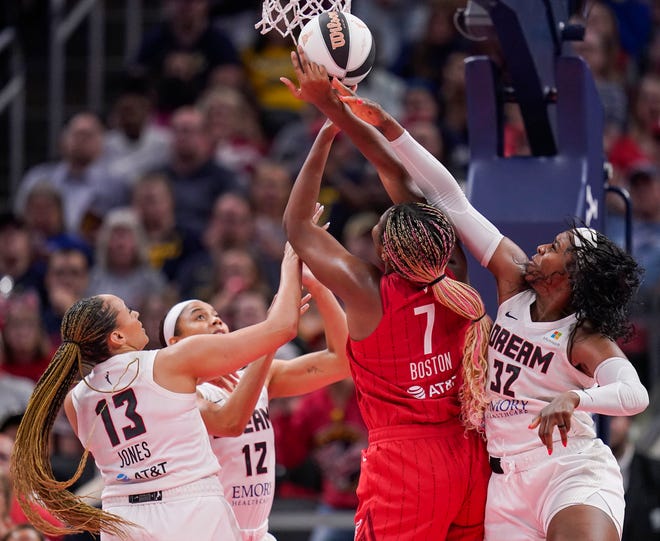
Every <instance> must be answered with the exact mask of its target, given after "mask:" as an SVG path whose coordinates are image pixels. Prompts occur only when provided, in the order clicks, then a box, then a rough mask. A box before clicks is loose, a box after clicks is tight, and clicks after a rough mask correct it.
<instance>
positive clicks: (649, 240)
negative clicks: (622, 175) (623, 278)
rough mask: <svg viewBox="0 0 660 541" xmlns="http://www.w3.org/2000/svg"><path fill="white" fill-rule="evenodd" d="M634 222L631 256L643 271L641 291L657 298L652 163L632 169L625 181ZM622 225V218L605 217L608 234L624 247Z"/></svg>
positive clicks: (658, 243)
mask: <svg viewBox="0 0 660 541" xmlns="http://www.w3.org/2000/svg"><path fill="white" fill-rule="evenodd" d="M628 189H629V192H630V199H631V206H632V213H633V220H632V233H633V234H632V255H633V256H634V257H635V259H637V261H638V262H639V263H640V265H641V266H642V267H643V268H644V277H643V279H642V284H641V287H640V291H641V292H642V294H644V295H653V294H660V168H659V167H658V166H656V165H654V164H652V163H648V162H642V163H639V164H637V165H635V166H634V167H633V169H632V171H631V173H630V175H629V177H628ZM624 228H625V222H624V219H623V217H622V216H620V215H618V214H613V215H610V216H608V221H607V232H608V235H609V236H610V238H612V239H613V240H614V241H615V242H617V244H619V245H620V246H623V245H624V231H625V229H624Z"/></svg>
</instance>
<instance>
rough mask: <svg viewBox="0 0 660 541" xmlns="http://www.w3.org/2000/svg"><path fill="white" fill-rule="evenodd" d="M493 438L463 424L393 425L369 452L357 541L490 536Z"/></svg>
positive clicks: (373, 437)
mask: <svg viewBox="0 0 660 541" xmlns="http://www.w3.org/2000/svg"><path fill="white" fill-rule="evenodd" d="M490 474H491V470H490V466H489V464H488V455H487V453H486V445H485V442H484V441H483V439H482V438H481V437H480V436H479V435H477V434H476V433H475V432H474V431H470V432H468V433H467V435H466V434H465V431H464V428H463V427H462V426H460V425H458V424H452V425H450V426H445V425H430V426H424V425H410V426H400V427H397V426H394V427H392V426H390V427H386V428H384V429H378V430H372V431H370V433H369V447H368V448H367V449H366V450H365V451H364V452H363V455H362V467H361V470H360V482H359V485H358V489H357V495H358V499H359V505H358V509H357V512H356V514H355V527H356V535H355V540H356V541H395V540H396V541H427V540H428V541H438V540H445V539H446V540H448V541H451V540H454V541H458V540H460V541H482V540H483V536H484V510H485V506H486V494H487V491H488V479H489V478H490Z"/></svg>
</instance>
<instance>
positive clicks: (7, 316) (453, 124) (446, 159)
mask: <svg viewBox="0 0 660 541" xmlns="http://www.w3.org/2000/svg"><path fill="white" fill-rule="evenodd" d="M464 6H465V1H460V0H427V1H422V0H416V1H413V0H353V7H352V12H353V13H354V14H355V15H357V16H358V17H360V18H362V19H363V20H364V21H365V22H366V23H367V25H368V26H369V28H370V29H371V31H372V33H373V35H374V38H375V41H376V51H377V58H376V63H375V65H374V67H373V69H372V71H371V73H370V74H369V76H368V77H367V79H366V80H365V81H364V82H363V83H361V84H360V85H359V88H358V93H359V94H362V95H364V96H367V97H371V98H373V99H375V100H377V101H378V102H379V103H381V104H382V105H383V106H384V107H385V108H386V109H387V110H388V111H390V112H392V113H393V114H394V115H395V116H396V117H397V118H398V119H399V120H400V122H401V123H402V124H403V125H404V126H405V127H406V128H407V129H408V130H409V131H410V132H411V133H412V134H413V136H414V137H415V138H416V139H417V140H419V141H420V142H421V143H422V144H423V145H424V146H425V147H426V148H427V149H428V150H429V151H430V152H431V153H432V154H433V155H435V156H437V157H438V158H439V159H440V160H441V161H442V162H443V163H444V164H445V165H446V166H447V167H448V169H449V170H450V171H451V172H452V173H454V175H455V176H456V177H457V178H458V179H459V180H462V179H464V178H465V175H466V172H467V166H468V161H469V146H468V133H467V117H466V114H467V113H466V94H465V78H464V60H465V59H466V58H467V57H468V56H471V55H474V54H490V55H491V56H493V58H498V51H497V49H496V44H494V43H492V41H489V42H483V41H473V40H470V39H468V38H467V37H466V36H465V35H463V34H462V33H461V32H459V31H458V30H457V28H456V25H455V22H454V16H455V13H456V9H457V8H459V7H464ZM587 13H588V17H587V19H586V33H585V37H584V40H583V41H581V42H576V43H575V44H574V51H575V53H576V54H579V55H580V56H582V57H583V58H584V60H585V61H586V62H587V63H588V64H589V66H590V68H591V71H592V74H593V76H594V79H595V82H596V85H597V88H598V91H599V93H600V96H601V98H602V101H603V105H604V109H605V121H606V129H605V133H604V145H605V150H606V153H607V158H608V160H609V162H610V163H611V165H612V175H611V178H610V179H609V183H610V185H612V186H616V187H619V188H622V189H624V190H626V191H627V192H628V193H629V195H630V199H631V202H632V212H633V215H632V222H633V233H632V246H630V249H631V250H632V253H633V255H634V256H635V257H636V258H637V259H638V260H639V261H640V262H641V264H642V265H643V266H644V267H645V269H646V274H645V278H644V283H643V288H642V290H641V291H640V299H639V300H640V303H639V309H638V314H637V316H636V317H637V318H638V322H637V333H636V335H635V339H634V340H633V342H631V343H629V344H624V349H625V350H626V353H628V354H629V356H630V358H631V360H633V362H634V363H635V364H636V366H637V368H638V370H639V372H640V377H641V378H642V381H643V382H644V383H645V384H646V386H647V387H648V388H649V389H651V388H652V386H653V383H654V381H651V378H652V376H653V374H655V375H657V374H658V372H659V371H660V368H659V367H655V368H654V366H652V363H653V362H654V360H655V362H658V352H654V351H652V350H651V348H652V347H656V348H657V347H658V346H657V344H658V343H659V341H658V339H657V337H656V336H655V335H656V334H657V333H658V330H657V327H656V328H654V327H653V325H652V322H653V317H655V318H657V313H658V311H660V1H658V0H617V1H615V0H600V1H593V2H590V3H589V7H588V10H587ZM260 17H261V3H260V2H255V1H245V2H223V1H220V2H212V1H211V0H163V1H162V21H161V22H160V23H159V24H158V25H156V26H154V27H153V28H150V29H148V30H147V31H146V32H145V34H144V35H143V38H142V42H141V43H140V46H139V48H138V50H136V51H135V52H134V55H133V56H132V58H131V59H130V61H129V62H128V63H127V65H126V66H125V70H124V71H125V73H124V75H123V77H122V80H121V82H120V84H118V85H117V88H114V89H112V97H111V100H110V102H109V103H108V107H107V110H106V111H102V112H98V111H86V110H81V111H78V112H76V114H74V115H73V116H72V117H71V118H70V119H69V120H68V121H67V122H66V125H65V126H64V127H63V129H62V131H61V138H60V155H59V158H58V160H57V161H55V162H44V163H42V164H38V165H35V166H33V167H30V168H29V169H28V170H27V171H26V172H25V175H24V177H23V178H22V180H21V182H20V183H19V185H18V189H17V192H16V193H15V194H13V197H12V201H11V205H9V206H8V207H7V208H6V209H5V211H4V212H3V213H2V214H1V215H0V466H1V467H0V489H2V490H1V491H0V539H1V540H11V541H15V540H22V539H26V540H32V539H44V538H43V537H40V534H38V533H37V532H35V531H32V530H30V529H29V527H25V526H23V527H22V528H23V530H21V529H20V528H19V527H18V526H16V525H18V524H22V523H23V522H22V521H23V519H22V518H21V516H20V512H19V508H18V506H17V505H16V502H12V499H11V493H10V490H9V488H8V487H9V484H8V479H7V476H8V472H7V468H6V464H7V457H8V453H9V451H10V449H11V444H12V438H13V435H14V434H15V430H16V427H17V424H18V422H19V421H20V416H21V413H22V411H23V408H24V407H25V404H26V402H27V399H28V397H29V395H30V393H31V389H32V387H33V385H34V382H36V380H38V378H39V377H40V375H41V374H42V373H43V371H44V369H45V368H46V366H47V364H48V361H49V359H50V356H51V354H52V353H53V351H54V349H55V348H56V347H57V346H58V344H59V342H60V334H59V326H60V323H61V319H62V316H63V314H64V312H65V311H66V310H67V309H68V308H69V307H70V306H71V305H72V304H73V303H74V302H75V301H76V300H78V299H80V298H82V297H85V296H88V295H94V294H97V293H112V294H115V295H118V296H119V297H121V298H123V299H124V300H125V301H126V304H127V305H128V306H130V307H132V308H134V309H136V310H138V311H139V312H140V314H141V320H142V321H143V323H144V325H145V329H146V330H147V333H148V336H149V338H150V346H151V347H153V348H156V347H159V338H158V327H159V323H160V321H161V319H162V318H163V316H164V315H165V313H166V312H167V310H168V309H169V308H170V307H171V306H172V305H173V304H174V303H176V302H178V301H179V300H182V299H186V298H193V297H194V298H198V299H202V300H204V301H207V302H209V303H211V304H212V305H213V306H214V307H215V308H216V309H217V311H218V312H219V314H220V315H221V316H222V318H223V319H225V320H226V321H227V322H228V324H229V326H230V327H231V328H232V329H239V328H241V327H244V326H246V325H250V324H253V323H255V322H257V321H260V320H261V319H263V318H264V317H265V314H266V311H267V309H268V306H269V304H270V301H271V297H272V295H273V292H274V290H275V288H276V286H277V284H278V282H279V269H280V262H281V256H282V253H283V247H284V243H285V240H286V238H285V235H284V232H283V230H282V225H281V222H282V213H283V211H284V207H285V205H286V202H287V198H288V195H289V191H290V189H291V186H292V183H293V181H294V179H295V176H296V174H297V172H298V170H299V168H300V166H301V164H302V162H303V160H304V158H305V157H306V155H307V153H308V150H309V148H310V146H311V144H312V141H313V140H314V137H315V135H316V133H317V130H318V129H319V128H320V126H321V124H322V123H323V120H324V119H323V118H322V117H321V116H320V115H319V113H318V112H317V111H316V110H315V109H314V108H311V107H308V106H307V105H306V104H305V103H304V102H302V101H298V100H297V99H295V98H294V97H293V96H292V95H291V94H290V92H289V91H288V89H287V88H286V87H285V86H284V85H283V84H282V83H281V82H280V80H279V78H280V77H281V76H286V77H289V78H291V79H295V77H294V75H293V70H292V66H291V61H290V52H291V50H292V48H293V45H292V41H291V39H290V38H288V37H287V38H283V37H282V36H281V35H280V34H279V33H277V32H275V31H271V32H269V33H267V34H264V35H261V34H259V33H258V32H257V31H256V30H254V24H255V23H256V22H257V21H258V20H259V19H260ZM505 152H506V154H507V155H525V154H526V153H529V150H528V148H527V146H526V141H525V133H524V128H523V125H522V121H521V118H520V114H519V111H518V110H517V107H516V106H515V105H513V104H508V105H507V109H506V118H505ZM324 175H325V178H324V184H323V190H322V193H321V199H322V200H321V203H323V204H324V205H325V209H326V211H325V216H324V217H323V218H322V221H328V222H329V224H330V225H329V228H330V231H331V233H332V234H333V235H334V236H336V237H337V238H338V239H340V240H341V241H342V242H343V243H344V244H345V246H347V247H348V248H349V250H351V251H352V252H354V253H356V254H358V255H361V256H362V257H365V258H373V257H374V254H373V253H372V251H371V250H372V243H371V228H372V227H373V225H374V224H375V222H376V220H377V217H378V216H379V215H380V213H381V212H382V211H383V210H384V209H385V208H387V207H388V206H389V200H388V198H387V195H386V194H385V192H384V190H383V189H382V187H381V185H380V182H379V181H378V179H377V176H376V173H375V170H374V169H373V168H372V167H371V166H370V165H369V164H368V163H367V162H366V161H365V160H364V159H363V157H362V156H361V155H360V154H359V153H358V152H357V150H356V149H355V148H354V147H353V146H352V144H350V142H348V141H347V140H345V139H342V138H341V136H340V137H339V138H338V140H337V142H336V143H335V145H334V146H333V149H332V154H331V156H330V158H329V161H328V166H327V168H326V171H325V173H324ZM607 203H608V218H607V221H606V227H607V231H606V233H607V234H608V235H609V236H611V237H613V238H615V239H616V240H617V241H619V242H621V243H622V245H623V244H624V243H625V227H624V226H625V219H624V207H623V205H622V200H621V199H619V198H616V197H612V198H611V200H609V199H608V202H607ZM323 336H324V335H323V328H322V324H321V322H320V318H319V316H318V314H317V313H316V312H315V311H314V309H312V310H310V311H309V312H308V313H307V314H305V315H304V316H303V317H302V319H301V325H300V333H299V337H298V338H297V339H296V340H295V341H293V342H291V343H290V344H288V345H287V347H286V348H284V350H283V351H280V352H279V353H278V357H280V358H283V356H290V357H294V356H296V355H298V354H300V353H304V352H306V351H312V350H315V349H318V348H320V347H323V346H324V344H323V340H324V337H323ZM652 344H655V346H652ZM150 346H148V347H150ZM271 418H272V419H273V422H274V423H275V426H276V434H277V435H278V437H279V439H280V440H281V441H279V442H278V444H279V446H278V448H277V454H278V462H279V463H280V466H279V467H280V471H279V478H278V491H279V492H278V494H279V498H282V499H283V498H297V499H301V498H302V499H305V500H308V501H311V502H314V504H319V503H320V504H323V505H324V506H325V507H326V508H327V509H352V508H353V507H354V506H355V505H356V503H357V501H356V498H355V486H356V484H357V477H358V475H359V456H360V454H359V451H360V449H361V448H362V447H364V446H365V445H366V440H365V438H366V434H365V430H364V427H363V425H362V422H361V419H360V418H359V413H358V412H357V408H356V405H355V400H354V392H353V389H352V383H351V382H341V383H340V384H335V385H334V386H332V387H330V388H328V389H324V390H322V391H318V393H314V394H313V395H309V396H306V397H302V398H296V399H278V400H276V401H273V402H272V403H271ZM55 433H56V438H55V439H54V441H53V450H52V458H53V470H54V472H55V474H56V475H57V476H58V478H61V479H63V480H64V479H68V478H70V477H71V475H72V474H73V472H74V471H75V468H76V466H77V464H78V461H79V459H80V456H81V453H82V449H81V448H80V445H79V443H78V441H77V439H76V438H75V436H74V435H73V434H72V433H71V430H70V428H69V427H68V424H67V423H66V422H65V421H63V422H62V423H61V424H60V425H57V426H56V427H55ZM293 443H295V445H294V444H293ZM95 475H96V472H95V471H94V467H93V464H90V465H88V467H87V468H86V469H85V471H84V472H83V474H82V476H81V478H80V479H79V481H78V482H76V484H74V486H73V487H72V488H73V490H80V491H86V490H90V489H89V485H88V483H93V481H94V478H95ZM659 512H660V510H659ZM659 531H660V525H659ZM349 533H350V532H349ZM347 538H348V539H352V534H351V536H350V537H347ZM70 539H74V537H70ZM319 539H320V538H319ZM327 539H330V538H329V537H328V538H327ZM338 539H339V538H338Z"/></svg>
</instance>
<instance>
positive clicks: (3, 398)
mask: <svg viewBox="0 0 660 541" xmlns="http://www.w3.org/2000/svg"><path fill="white" fill-rule="evenodd" d="M33 390H34V382H33V381H32V380H31V379H27V378H21V377H18V376H12V375H11V374H9V373H7V372H6V371H5V370H4V367H3V364H2V362H1V359H0V432H5V429H7V427H8V426H9V424H10V423H11V420H12V419H14V418H15V419H19V421H18V422H20V418H21V417H22V415H23V412H24V411H25V408H26V407H27V404H28V401H29V400H30V395H32V391H33ZM14 435H15V433H13V434H11V436H12V437H14ZM0 455H2V449H1V448H0ZM0 458H1V456H0ZM1 462H2V461H1V460H0V463H1ZM1 470H2V468H1V467H0V471H1Z"/></svg>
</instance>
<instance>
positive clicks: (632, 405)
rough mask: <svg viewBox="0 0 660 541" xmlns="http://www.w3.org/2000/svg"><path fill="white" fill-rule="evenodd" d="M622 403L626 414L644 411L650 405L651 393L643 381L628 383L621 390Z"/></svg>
mask: <svg viewBox="0 0 660 541" xmlns="http://www.w3.org/2000/svg"><path fill="white" fill-rule="evenodd" d="M621 405H622V407H623V410H624V411H625V412H626V415H636V414H638V413H641V412H643V411H644V410H645V409H646V408H647V407H648V405H649V393H648V391H647V390H646V387H644V385H642V383H641V382H634V383H628V384H627V385H626V386H625V388H624V389H623V390H622V391H621Z"/></svg>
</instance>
